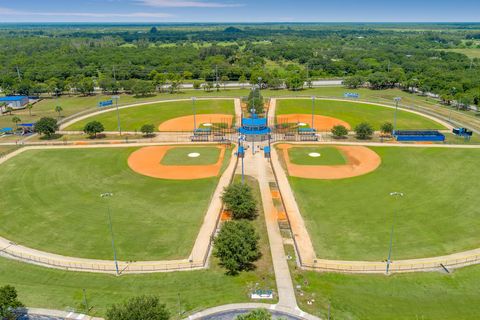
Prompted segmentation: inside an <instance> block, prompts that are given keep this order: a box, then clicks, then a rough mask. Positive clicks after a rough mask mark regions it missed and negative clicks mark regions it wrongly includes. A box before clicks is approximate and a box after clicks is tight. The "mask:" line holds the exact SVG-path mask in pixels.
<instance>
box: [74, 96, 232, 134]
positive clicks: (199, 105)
mask: <svg viewBox="0 0 480 320" xmlns="http://www.w3.org/2000/svg"><path fill="white" fill-rule="evenodd" d="M195 109H196V112H197V114H211V113H222V114H229V115H234V114H235V110H234V106H233V101H232V100H198V101H197V102H196V103H195ZM187 115H193V109H192V102H191V101H177V102H164V103H155V104H151V105H145V106H140V107H133V108H127V109H120V119H121V125H122V129H123V130H124V131H140V128H141V127H142V126H143V125H144V124H153V125H155V128H156V130H158V126H159V125H160V124H161V123H163V122H165V121H167V120H170V119H173V118H177V117H182V116H187ZM93 120H97V121H100V122H101V123H102V124H103V125H104V126H105V130H106V131H114V130H117V128H118V127H117V113H116V112H115V111H111V112H107V113H103V114H99V115H96V116H92V117H90V118H87V119H84V120H82V121H79V122H77V123H74V124H72V125H71V126H69V127H68V128H66V130H83V127H84V126H85V124H86V123H88V122H90V121H93Z"/></svg>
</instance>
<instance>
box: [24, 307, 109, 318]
mask: <svg viewBox="0 0 480 320" xmlns="http://www.w3.org/2000/svg"><path fill="white" fill-rule="evenodd" d="M17 313H18V314H20V315H28V316H29V317H32V318H35V319H36V318H39V319H48V320H50V319H66V320H103V318H97V317H90V316H88V315H85V314H82V313H75V312H70V311H62V310H52V309H42V308H22V309H19V310H18V311H17Z"/></svg>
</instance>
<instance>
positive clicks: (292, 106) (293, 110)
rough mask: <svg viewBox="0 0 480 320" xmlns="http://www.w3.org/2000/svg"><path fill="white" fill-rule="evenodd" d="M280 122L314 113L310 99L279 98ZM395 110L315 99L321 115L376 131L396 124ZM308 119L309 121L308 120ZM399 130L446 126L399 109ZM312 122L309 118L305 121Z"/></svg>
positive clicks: (278, 113)
mask: <svg viewBox="0 0 480 320" xmlns="http://www.w3.org/2000/svg"><path fill="white" fill-rule="evenodd" d="M276 113H277V122H278V121H279V120H280V121H286V120H282V118H285V117H286V115H293V116H292V119H293V120H295V118H296V116H295V115H297V114H308V115H311V114H312V101H311V99H285V100H284V99H279V100H277V110H276ZM394 113H395V109H393V108H386V107H383V106H378V105H372V104H366V103H361V102H350V101H336V100H319V99H317V100H316V101H315V110H314V114H315V115H322V116H327V117H331V118H334V119H339V120H342V121H344V122H346V123H347V124H349V125H350V127H351V128H354V127H355V126H356V125H358V124H359V123H361V122H368V123H369V124H371V125H372V126H373V128H374V129H375V130H380V126H381V125H382V124H384V123H385V122H391V123H393V118H394ZM305 120H308V118H307V119H305ZM397 121H398V122H397V123H398V129H403V130H410V129H445V128H444V126H443V125H441V124H439V123H438V122H436V121H433V120H430V119H428V118H425V117H423V116H421V115H417V114H413V113H410V112H407V111H401V110H399V111H398V118H397ZM306 123H307V124H309V122H308V121H306Z"/></svg>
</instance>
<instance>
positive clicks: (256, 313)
mask: <svg viewBox="0 0 480 320" xmlns="http://www.w3.org/2000/svg"><path fill="white" fill-rule="evenodd" d="M270 319H272V314H271V313H270V312H268V311H267V310H266V309H255V310H253V311H251V312H249V313H245V314H241V315H239V316H237V317H236V318H235V320H270Z"/></svg>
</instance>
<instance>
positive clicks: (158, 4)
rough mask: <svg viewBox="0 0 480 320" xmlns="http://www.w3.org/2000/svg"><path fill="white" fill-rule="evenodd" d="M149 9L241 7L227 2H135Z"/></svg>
mask: <svg viewBox="0 0 480 320" xmlns="http://www.w3.org/2000/svg"><path fill="white" fill-rule="evenodd" d="M136 1H137V2H140V3H141V4H143V5H145V6H149V7H169V8H232V7H241V6H243V4H240V3H227V2H209V1H199V0H190V1H184V0H136Z"/></svg>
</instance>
